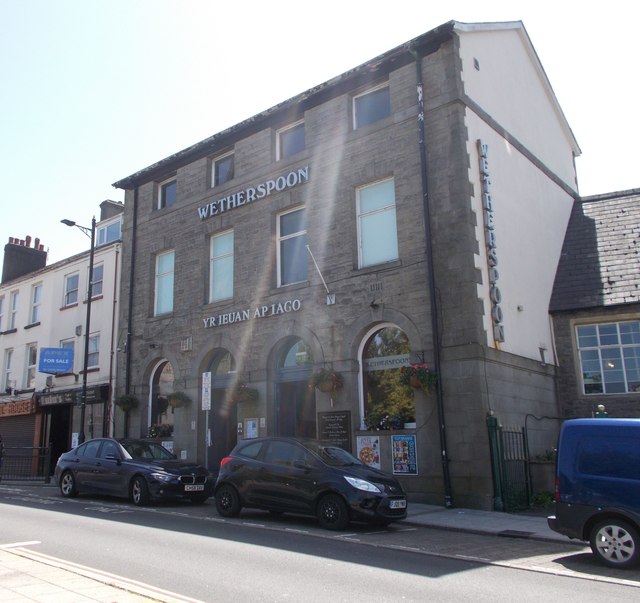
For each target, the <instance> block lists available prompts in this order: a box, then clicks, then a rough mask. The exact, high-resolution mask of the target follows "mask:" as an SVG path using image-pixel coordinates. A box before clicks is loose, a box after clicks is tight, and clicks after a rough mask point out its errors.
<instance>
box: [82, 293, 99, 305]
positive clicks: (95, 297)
mask: <svg viewBox="0 0 640 603" xmlns="http://www.w3.org/2000/svg"><path fill="white" fill-rule="evenodd" d="M102 297H103V296H102V293H101V294H100V295H94V296H93V297H92V298H91V303H93V302H94V301H98V300H99V299H102ZM82 303H83V304H86V303H87V300H86V299H85V300H84V301H83V302H82Z"/></svg>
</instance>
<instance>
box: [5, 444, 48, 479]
mask: <svg viewBox="0 0 640 603" xmlns="http://www.w3.org/2000/svg"><path fill="white" fill-rule="evenodd" d="M0 480H5V481H9V480H16V481H43V482H44V483H46V484H48V483H49V482H50V481H51V449H50V448H48V447H47V448H31V447H27V446H11V447H5V449H4V455H3V457H2V459H0Z"/></svg>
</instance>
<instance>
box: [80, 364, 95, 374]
mask: <svg viewBox="0 0 640 603" xmlns="http://www.w3.org/2000/svg"><path fill="white" fill-rule="evenodd" d="M85 372H86V373H87V374H88V373H98V372H100V367H99V366H90V367H89V368H88V369H87V370H86V371H80V372H79V373H78V374H79V375H84V374H85Z"/></svg>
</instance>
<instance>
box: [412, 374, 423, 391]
mask: <svg viewBox="0 0 640 603" xmlns="http://www.w3.org/2000/svg"><path fill="white" fill-rule="evenodd" d="M409 385H410V386H411V387H413V388H414V389H421V388H422V383H421V381H420V379H418V377H416V376H415V375H411V377H409Z"/></svg>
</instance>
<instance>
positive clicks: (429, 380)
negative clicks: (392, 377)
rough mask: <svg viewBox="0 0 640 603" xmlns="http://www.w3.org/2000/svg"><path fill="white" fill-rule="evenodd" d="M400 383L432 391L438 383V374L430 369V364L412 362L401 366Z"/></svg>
mask: <svg viewBox="0 0 640 603" xmlns="http://www.w3.org/2000/svg"><path fill="white" fill-rule="evenodd" d="M400 383H402V384H404V385H410V386H411V387H413V388H415V389H423V390H425V391H430V390H432V389H433V388H434V387H435V386H436V384H437V383H438V375H436V373H435V372H433V371H432V370H430V369H429V365H428V364H412V365H410V366H403V367H401V368H400Z"/></svg>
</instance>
